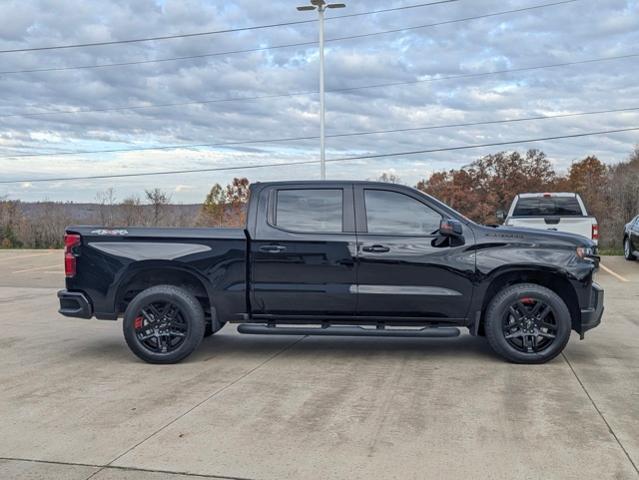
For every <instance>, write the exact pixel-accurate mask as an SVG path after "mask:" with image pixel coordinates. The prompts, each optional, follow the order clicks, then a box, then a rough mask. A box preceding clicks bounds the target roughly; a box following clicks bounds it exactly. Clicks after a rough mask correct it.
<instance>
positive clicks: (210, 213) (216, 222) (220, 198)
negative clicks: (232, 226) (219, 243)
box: [197, 183, 226, 227]
mask: <svg viewBox="0 0 639 480" xmlns="http://www.w3.org/2000/svg"><path fill="white" fill-rule="evenodd" d="M225 208H226V192H225V191H224V188H223V187H222V185H220V184H219V183H216V184H215V185H213V187H211V191H210V192H209V193H208V194H207V195H206V199H205V200H204V203H203V204H202V209H201V210H200V215H199V217H198V222H197V223H198V225H202V226H211V227H221V226H222V225H224V210H225Z"/></svg>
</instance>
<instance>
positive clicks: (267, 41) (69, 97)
mask: <svg viewBox="0 0 639 480" xmlns="http://www.w3.org/2000/svg"><path fill="white" fill-rule="evenodd" d="M400 5H406V3H405V2H403V1H401V0H390V1H389V2H387V4H386V5H385V6H389V7H392V6H400ZM526 5H527V3H522V2H521V1H519V0H509V1H497V0H485V1H483V2H472V1H470V0H467V1H462V2H457V3H452V4H443V5H439V6H432V7H425V8H417V9H412V10H405V11H400V12H395V13H388V14H378V15H373V16H362V17H352V18H348V19H345V20H328V21H327V22H326V27H327V38H334V37H338V36H344V35H351V34H359V33H369V32H375V31H381V30H389V29H396V28H401V27H410V26H416V25H422V24H427V23H433V22H439V21H446V20H451V19H456V18H462V17H468V16H473V15H480V14H484V13H491V12H496V11H502V10H508V9H515V8H520V7H522V6H526ZM374 8H376V7H374V6H372V5H371V4H370V2H351V3H349V5H348V10H347V11H346V10H344V11H340V12H337V13H333V12H331V15H333V14H334V15H340V14H343V13H355V12H362V11H365V10H371V9H374ZM0 18H3V19H8V21H6V22H5V23H6V24H7V28H6V29H5V30H4V31H3V32H0V49H9V48H21V47H29V46H42V45H53V44H67V43H76V42H78V43H79V42H91V41H102V40H110V39H125V38H131V37H145V36H156V35H162V34H171V33H176V32H195V31H204V30H217V29H224V28H229V27H237V26H249V25H259V24H266V23H277V22H281V21H286V20H296V19H302V18H303V17H302V16H300V14H299V13H298V12H296V11H295V9H294V5H292V4H291V3H290V2H289V1H287V0H279V1H274V2H269V3H268V4H265V3H264V2H261V1H259V2H258V1H257V0H232V1H229V2H226V3H225V4H224V8H221V7H220V6H219V2H210V1H207V0H190V1H189V2H184V1H182V0H167V1H166V2H163V3H162V4H158V2H150V1H146V2H109V3H108V5H105V4H104V2H85V1H82V0H67V1H66V2H52V1H50V0H26V1H25V0H22V1H18V0H9V1H5V2H2V3H0ZM304 18H306V17H304ZM637 18H639V2H638V1H637V0H610V1H607V2H586V1H583V2H575V3H572V4H565V5H560V6H555V7H549V8H545V9H537V10H531V11H529V12H522V13H517V14H510V15H504V16H500V17H492V18H485V19H481V20H476V21H470V22H464V23H454V24H450V25H442V26H439V27H435V28H425V29H416V30H410V31H405V32H403V33H397V34H389V35H380V36H373V37H368V38H364V39H357V40H348V41H343V42H329V43H328V47H329V48H328V49H327V88H328V90H329V91H330V90H335V89H341V88H349V87H358V86H362V85H372V84H378V83H391V82H411V81H415V80H419V79H436V78H440V77H447V76H451V75H463V74H468V73H478V72H486V71H490V70H499V69H503V68H523V67H529V66H534V65H544V64H550V63H561V62H569V61H576V60H582V59H590V58H596V57H603V56H611V55H622V54H627V53H637V52H636V51H634V50H632V49H633V48H634V47H633V46H634V45H638V44H639V29H638V28H637V22H636V19H637ZM316 28H317V26H316V25H315V24H308V25H299V26H291V27H286V28H276V29H266V30H255V31H250V32H243V33H237V34H224V35H212V36H205V37H197V38H189V39H177V40H167V41H158V42H148V43H140V44H126V45H118V46H103V47H96V48H81V49H68V50H58V51H46V52H33V53H20V54H6V55H2V66H1V67H0V70H2V71H12V70H23V69H34V68H46V67H64V66H71V65H91V64H96V63H100V64H101V63H119V62H129V61H136V60H146V59H152V58H167V57H172V56H188V55H198V54H206V53H212V52H223V51H231V50H242V49H250V48H255V47H259V46H265V45H279V44H288V43H299V42H306V41H314V40H315V39H316V36H317V31H316ZM635 66H636V59H627V60H623V61H609V62H601V63H591V64H584V65H579V66H572V67H561V68H549V69H544V70H535V71H527V72H518V73H510V74H502V75H495V76H485V77H474V78H467V79H454V80H453V79H449V80H436V81H431V82H423V83H414V84H411V85H401V86H395V87H384V88H373V89H366V90H357V91H349V92H343V93H335V92H333V93H331V92H329V93H327V130H328V133H329V135H330V134H334V133H345V132H359V131H368V130H386V129H395V128H414V127H420V126H424V127H425V126H433V125H441V124H446V123H464V122H480V121H486V120H497V119H504V118H520V117H526V116H534V115H552V114H557V113H565V112H580V111H588V110H605V109H611V108H627V107H633V106H637V107H639V103H638V104H637V105H634V104H632V102H631V101H630V99H633V98H639V86H637V85H636V81H635V77H636V75H635V70H636V68H635ZM317 68H318V65H317V52H316V48H315V47H314V46H310V47H308V46H306V47H295V48H286V49H275V50H271V51H268V52H253V53H246V54H237V55H227V56H217V57H208V58H200V59H194V60H184V61H179V62H161V63H150V64H144V65H138V66H128V67H112V68H99V69H86V70H70V71H61V72H43V73H32V74H20V75H0V89H1V91H2V95H1V96H0V172H1V173H0V177H1V178H2V179H16V180H21V179H32V178H36V177H64V176H83V175H101V174H114V173H131V172H140V171H163V170H179V169H188V168H212V167H213V168H214V167H221V166H227V165H228V166H230V165H249V164H250V165H253V164H259V163H273V162H283V161H295V160H308V159H316V158H317V156H318V155H317V150H318V145H317V143H318V142H317V141H315V140H305V141H296V142H290V143H289V142H287V143H284V142H281V143H272V144H270V145H269V144H254V145H242V146H239V145H238V146H236V147H234V148H226V149H221V148H208V149H207V148H198V149H187V148H181V149H176V150H158V151H141V152H130V153H119V154H101V155H75V156H66V157H62V156H58V157H36V158H15V159H9V158H7V157H9V156H10V155H12V154H19V153H27V152H28V153H41V152H53V151H65V150H84V149H87V150H91V149H96V150H97V149H111V148H123V147H126V146H127V145H129V146H141V147H146V146H155V145H167V144H185V143H197V144H217V143H225V142H241V141H246V140H248V139H269V138H282V137H306V136H315V135H317V134H318V104H317V95H299V96H291V97H285V98H266V99H261V100H251V101H243V102H218V103H208V104H202V105H182V106H176V107H170V108H148V109H138V110H131V111H126V110H121V111H117V110H116V111H105V112H94V113H82V114H61V115H46V116H30V117H19V116H18V117H16V116H12V117H7V116H4V117H3V115H11V114H18V113H24V112H30V113H37V112H42V111H44V110H60V111H66V110H79V109H105V108H113V107H120V106H127V105H138V106H139V105H149V104H168V103H189V102H193V101H199V100H213V99H221V98H226V97H254V96H268V95H277V94H287V93H298V92H311V91H315V90H317ZM633 126H639V113H626V114H623V115H622V114H608V115H596V116H594V115H593V116H589V117H573V118H565V119H556V120H545V121H537V122H519V123H514V124H503V125H487V126H474V127H465V128H459V127H458V128H449V129H438V130H422V131H409V132H403V133H395V134H384V135H367V136H360V137H338V138H335V137H329V138H328V141H327V144H328V148H329V157H333V158H334V157H342V156H348V155H351V154H363V153H366V152H370V153H384V152H399V151H411V150H420V149H431V148H442V147H450V146H457V145H467V144H474V143H483V142H486V143H488V142H491V141H508V140H517V139H525V138H534V137H544V136H554V135H559V134H562V133H564V132H565V133H577V132H580V131H595V130H605V129H608V128H624V127H633ZM638 140H639V135H637V134H635V133H627V134H615V135H611V136H608V137H585V138H580V139H571V140H560V141H559V140H558V141H554V142H546V143H540V144H531V145H526V146H522V147H521V148H520V149H524V148H527V147H528V146H534V147H537V148H541V149H543V150H544V151H545V152H546V153H547V154H548V155H549V156H550V157H551V158H552V159H553V161H554V162H555V165H556V166H557V168H558V169H560V170H561V169H565V168H567V167H568V166H569V165H570V163H571V162H572V161H573V160H574V159H578V158H582V157H584V156H586V155H588V154H597V155H599V156H600V157H601V158H602V160H604V161H606V162H608V163H614V162H618V161H620V160H623V159H624V158H626V156H627V155H628V153H629V152H630V150H631V148H632V146H633V144H635V143H637V142H638ZM508 148H514V147H508ZM496 150H497V149H495V148H490V149H477V150H467V151H455V152H443V153H437V154H429V155H415V156H406V157H403V158H402V157H397V158H389V159H379V160H375V161H369V162H365V161H361V162H346V163H340V164H329V165H328V173H329V175H330V176H333V177H334V178H372V177H374V176H376V174H377V173H378V172H383V171H391V169H392V171H393V172H394V173H395V174H396V175H399V176H400V177H401V178H402V180H403V181H405V182H406V183H414V182H416V181H417V180H418V179H419V178H422V177H424V176H426V175H428V174H429V173H431V172H432V171H435V170H438V169H442V168H446V169H448V168H453V167H460V166H462V165H465V164H468V163H470V162H471V161H472V160H473V159H475V158H477V157H479V156H481V155H483V154H487V153H491V152H494V151H496ZM318 173H319V167H318V166H316V165H309V166H303V167H286V168H268V169H255V170H250V171H239V170H238V171H230V172H217V173H216V172H209V173H203V174H190V175H181V176H179V177H178V176H161V177H143V178H128V179H127V178H120V179H114V180H100V181H82V182H77V183H72V184H71V183H66V184H64V183H58V184H48V183H38V184H34V185H33V188H20V184H17V185H12V186H11V185H10V186H0V196H3V195H5V194H9V195H12V196H16V197H19V198H24V199H30V200H34V199H42V198H45V197H48V198H52V199H67V200H74V201H82V200H92V199H93V198H94V197H95V193H96V191H97V190H103V189H104V188H108V187H109V186H113V187H114V188H116V190H117V191H118V195H119V197H121V198H123V197H125V196H127V195H129V194H131V193H133V194H135V193H139V192H141V191H143V189H144V188H148V187H150V186H153V187H155V186H159V187H160V188H164V189H165V190H167V191H174V192H175V193H176V197H179V198H180V200H181V201H182V200H183V201H185V202H186V201H201V199H202V198H203V197H204V195H205V194H206V191H207V190H208V189H209V188H210V185H211V184H212V183H215V182H220V183H225V182H228V181H230V180H232V178H233V177H234V176H243V175H246V176H248V177H249V178H250V179H252V180H275V179H293V178H296V179H299V178H317V177H318ZM176 185H177V186H176ZM186 186H188V187H189V188H186ZM178 188H180V190H179V191H178Z"/></svg>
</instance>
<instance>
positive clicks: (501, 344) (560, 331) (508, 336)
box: [484, 283, 572, 363]
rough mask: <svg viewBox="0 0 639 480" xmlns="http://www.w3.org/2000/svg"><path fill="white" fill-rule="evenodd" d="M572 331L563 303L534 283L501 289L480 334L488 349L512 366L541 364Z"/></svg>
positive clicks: (558, 297) (563, 345)
mask: <svg viewBox="0 0 639 480" xmlns="http://www.w3.org/2000/svg"><path fill="white" fill-rule="evenodd" d="M571 330H572V317H571V314H570V310H569V309H568V306H567V305H566V302H565V301H564V300H563V298H561V297H560V296H559V295H558V294H557V293H556V292H554V291H553V290H551V289H549V288H547V287H544V286H542V285H538V284H534V283H519V284H515V285H510V286H507V287H504V288H503V289H502V290H501V291H499V292H498V293H497V294H496V295H495V296H494V297H493V298H492V300H491V301H490V304H489V305H488V308H487V309H486V313H485V316H484V331H485V333H486V339H487V340H488V343H489V344H490V346H491V348H492V349H493V350H494V351H495V352H496V353H498V354H499V355H501V356H502V357H504V358H506V359H507V360H509V361H511V362H515V363H544V362H547V361H549V360H552V359H553V358H555V357H556V356H557V355H559V354H560V353H561V352H562V351H563V349H564V347H565V346H566V344H567V343H568V340H569V339H570V332H571Z"/></svg>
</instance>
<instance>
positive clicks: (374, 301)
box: [355, 185, 475, 321]
mask: <svg viewBox="0 0 639 480" xmlns="http://www.w3.org/2000/svg"><path fill="white" fill-rule="evenodd" d="M355 199H356V206H357V209H356V218H357V234H358V249H359V252H358V315H366V316H383V317H389V316H392V317H406V318H407V319H408V320H411V319H412V320H415V321H417V319H418V318H429V319H433V318H441V319H442V321H446V319H448V320H453V319H462V318H465V317H466V315H467V312H468V308H469V305H470V301H471V296H472V291H473V287H472V281H471V279H472V276H473V273H474V270H475V254H474V251H473V249H472V248H468V247H469V246H472V244H473V243H474V237H473V233H472V231H471V230H470V228H468V227H467V226H465V225H464V227H463V228H464V240H463V242H464V244H463V245H462V244H457V245H456V246H450V242H448V241H447V239H442V237H441V236H439V235H438V230H439V222H440V220H441V219H442V217H443V213H445V212H442V211H440V210H439V209H438V207H437V205H432V204H429V199H428V197H426V196H425V195H421V194H419V193H418V192H414V191H413V190H411V189H407V188H405V187H401V186H397V187H391V186H389V187H385V186H384V187H382V186H380V187H377V186H375V187H369V186H365V185H362V186H356V187H355ZM433 203H434V202H433ZM441 240H445V241H444V242H443V243H442V242H440V241H441ZM460 242H461V240H460Z"/></svg>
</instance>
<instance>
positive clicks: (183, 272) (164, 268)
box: [114, 261, 216, 318]
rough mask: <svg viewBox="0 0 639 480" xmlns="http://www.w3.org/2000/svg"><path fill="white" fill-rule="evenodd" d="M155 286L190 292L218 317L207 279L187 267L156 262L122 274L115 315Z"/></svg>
mask: <svg viewBox="0 0 639 480" xmlns="http://www.w3.org/2000/svg"><path fill="white" fill-rule="evenodd" d="M156 285H172V286H175V287H179V288H184V289H185V290H188V291H189V292H190V293H192V294H193V295H194V296H195V297H196V298H197V299H198V300H199V301H200V304H201V305H202V308H203V310H204V312H205V314H206V315H211V317H212V318H215V317H216V315H215V313H216V312H215V306H214V303H213V292H212V291H211V286H210V284H209V282H208V280H207V279H206V278H205V277H204V276H202V275H201V274H200V273H198V272H197V271H194V270H191V269H189V268H188V267H186V266H184V267H182V266H179V265H175V264H173V263H164V262H157V261H152V262H136V263H135V264H134V265H133V266H132V267H131V268H129V269H127V271H126V272H125V273H124V274H123V275H122V277H121V278H120V280H119V281H118V288H117V291H116V293H115V296H114V307H115V310H116V312H118V313H122V312H124V311H125V310H126V307H127V305H128V304H129V303H130V302H131V300H133V298H135V296H136V295H138V294H139V293H140V292H142V291H143V290H146V289H147V288H150V287H153V286H156Z"/></svg>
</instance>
